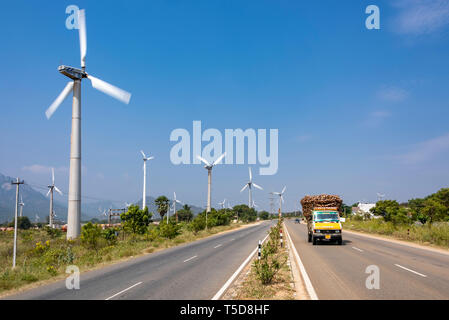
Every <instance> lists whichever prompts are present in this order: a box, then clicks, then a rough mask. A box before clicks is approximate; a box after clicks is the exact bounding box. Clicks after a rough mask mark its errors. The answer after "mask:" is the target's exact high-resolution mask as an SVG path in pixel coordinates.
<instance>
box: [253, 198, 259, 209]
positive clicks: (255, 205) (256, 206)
mask: <svg viewBox="0 0 449 320" xmlns="http://www.w3.org/2000/svg"><path fill="white" fill-rule="evenodd" d="M253 207H254V208H259V206H258V205H257V204H256V203H255V202H254V200H253Z"/></svg>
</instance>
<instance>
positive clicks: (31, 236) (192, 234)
mask: <svg viewBox="0 0 449 320" xmlns="http://www.w3.org/2000/svg"><path fill="white" fill-rule="evenodd" d="M158 199H160V200H161V201H158V211H159V213H160V215H161V217H162V218H163V219H162V220H161V221H159V223H158V224H157V223H153V221H152V220H151V218H152V215H153V214H152V213H151V212H148V209H147V208H145V210H141V209H140V208H139V206H130V207H129V208H128V211H127V212H125V213H123V214H122V215H121V220H122V223H121V224H120V226H119V227H109V228H102V227H101V226H100V225H99V224H94V223H92V222H88V223H86V224H84V225H83V226H82V230H81V236H80V238H79V239H76V240H66V234H65V233H64V232H62V231H61V230H59V229H52V228H49V227H43V228H37V227H36V226H33V225H32V224H31V223H28V222H29V221H28V222H27V221H25V220H28V219H21V220H23V221H24V222H23V221H20V222H21V223H20V226H22V228H21V229H19V230H18V231H19V232H18V246H17V263H16V268H15V269H12V268H11V265H12V255H13V237H14V231H2V232H0V294H1V293H4V292H5V291H7V290H11V289H16V288H20V287H22V286H25V285H27V284H30V283H33V282H38V281H41V280H47V279H51V278H55V277H64V276H65V275H66V274H65V270H66V267H67V266H69V265H76V266H77V267H78V268H79V269H80V271H85V270H89V269H93V268H95V267H98V266H102V265H106V264H109V263H111V262H114V261H118V260H121V259H124V258H128V257H133V256H138V255H141V254H144V253H151V252H155V251H158V250H161V249H165V248H169V247H172V246H176V245H179V244H182V243H186V242H191V241H194V240H197V239H200V238H204V237H207V236H210V235H213V234H216V233H219V232H222V231H226V230H231V229H234V228H238V227H239V226H241V225H242V224H244V223H249V222H253V221H256V219H257V212H256V211H255V210H254V209H250V208H248V206H246V205H239V206H235V207H234V208H233V209H222V210H215V209H212V211H211V212H210V213H208V215H207V228H206V213H205V212H202V213H200V214H198V215H197V216H196V217H194V216H193V213H192V212H191V211H190V207H189V206H184V207H183V208H182V209H181V210H180V211H178V214H177V217H176V216H172V217H170V218H169V219H168V221H167V218H166V216H165V214H166V213H167V210H168V209H167V210H165V208H164V206H166V205H167V201H165V199H163V198H161V197H160V198H158ZM164 216H165V219H164ZM237 221H238V222H237ZM18 222H19V220H18Z"/></svg>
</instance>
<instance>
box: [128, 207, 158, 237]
mask: <svg viewBox="0 0 449 320" xmlns="http://www.w3.org/2000/svg"><path fill="white" fill-rule="evenodd" d="M152 215H153V214H152V213H148V207H145V209H144V210H141V209H140V208H139V206H137V205H131V206H129V207H128V211H127V212H124V213H122V214H121V215H120V218H121V219H122V221H123V227H124V228H125V229H128V230H130V231H131V232H132V233H134V234H143V233H145V232H146V231H147V228H148V225H149V224H150V221H151V220H150V219H151V216H152Z"/></svg>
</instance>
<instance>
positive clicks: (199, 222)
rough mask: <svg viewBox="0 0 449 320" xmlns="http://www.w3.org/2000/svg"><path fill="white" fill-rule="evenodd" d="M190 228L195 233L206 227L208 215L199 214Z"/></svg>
mask: <svg viewBox="0 0 449 320" xmlns="http://www.w3.org/2000/svg"><path fill="white" fill-rule="evenodd" d="M190 228H191V230H192V231H193V232H194V233H198V232H199V231H201V230H204V229H205V228H206V216H204V215H202V214H199V215H198V216H196V218H195V219H193V220H192V222H191V223H190Z"/></svg>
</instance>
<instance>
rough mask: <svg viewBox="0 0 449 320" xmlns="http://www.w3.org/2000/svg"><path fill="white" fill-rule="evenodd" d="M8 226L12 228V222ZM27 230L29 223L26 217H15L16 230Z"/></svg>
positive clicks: (29, 226)
mask: <svg viewBox="0 0 449 320" xmlns="http://www.w3.org/2000/svg"><path fill="white" fill-rule="evenodd" d="M8 226H9V227H14V220H13V221H12V222H10V223H9V225H8ZM29 228H31V222H30V219H29V218H28V217H25V216H24V217H17V229H23V230H28V229H29Z"/></svg>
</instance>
